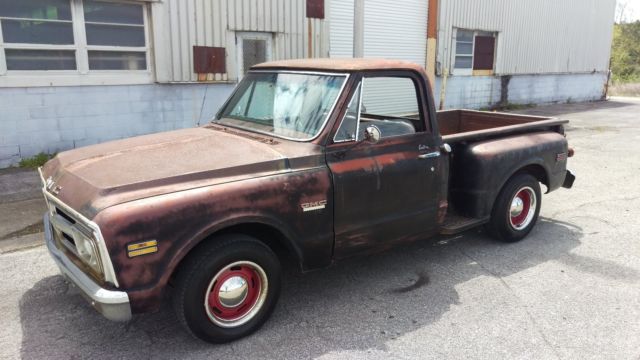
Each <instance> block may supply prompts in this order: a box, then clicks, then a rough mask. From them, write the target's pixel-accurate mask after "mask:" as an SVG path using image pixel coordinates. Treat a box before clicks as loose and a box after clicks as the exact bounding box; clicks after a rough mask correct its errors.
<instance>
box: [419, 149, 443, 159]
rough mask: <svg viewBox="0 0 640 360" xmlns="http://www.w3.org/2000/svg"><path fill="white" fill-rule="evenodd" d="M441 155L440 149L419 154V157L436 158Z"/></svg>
mask: <svg viewBox="0 0 640 360" xmlns="http://www.w3.org/2000/svg"><path fill="white" fill-rule="evenodd" d="M438 156H440V151H439V150H438V151H433V152H430V153H426V154H422V155H418V159H431V158H436V157H438Z"/></svg>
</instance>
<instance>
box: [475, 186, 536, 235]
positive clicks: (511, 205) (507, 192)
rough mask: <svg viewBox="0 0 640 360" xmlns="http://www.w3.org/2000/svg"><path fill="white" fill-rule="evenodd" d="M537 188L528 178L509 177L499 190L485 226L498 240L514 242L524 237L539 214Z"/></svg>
mask: <svg viewBox="0 0 640 360" xmlns="http://www.w3.org/2000/svg"><path fill="white" fill-rule="evenodd" d="M540 200H541V196H540V184H539V183H538V180H537V179H536V178H535V177H533V176H531V175H529V174H520V175H516V176H514V177H512V178H511V179H510V180H509V181H508V182H507V184H506V185H505V186H504V187H503V188H502V190H501V191H500V194H499V195H498V198H497V199H496V202H495V203H494V205H493V210H492V212H491V220H490V221H489V224H487V226H486V227H487V230H488V231H489V233H490V234H491V235H492V236H494V237H495V238H497V239H498V240H501V241H505V242H516V241H519V240H521V239H522V238H524V237H525V236H527V234H529V232H530V231H531V229H533V226H534V225H535V224H536V221H537V220H538V214H539V213H540V204H541V201H540Z"/></svg>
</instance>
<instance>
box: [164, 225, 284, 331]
mask: <svg viewBox="0 0 640 360" xmlns="http://www.w3.org/2000/svg"><path fill="white" fill-rule="evenodd" d="M175 279H176V281H175V283H176V287H175V291H174V294H173V305H174V309H175V311H176V315H177V317H178V319H179V321H180V322H181V323H182V325H184V326H185V327H186V328H187V330H188V331H189V332H191V333H192V334H193V335H194V336H196V337H198V338H200V339H202V340H204V341H207V342H211V343H224V342H229V341H233V340H236V339H239V338H241V337H244V336H247V335H249V334H251V333H253V332H254V331H256V330H257V329H258V328H260V326H262V324H263V323H264V322H265V321H266V320H267V318H268V317H269V315H271V312H272V311H273V309H274V307H275V305H276V302H277V300H278V296H279V294H280V281H281V269H280V263H279V261H278V257H277V256H276V255H275V254H274V253H273V251H272V250H271V249H270V248H269V247H268V246H266V245H265V244H264V243H262V242H260V241H258V240H256V239H255V238H252V237H250V236H246V235H239V234H232V235H223V236H221V237H218V238H216V239H212V240H211V241H210V242H208V243H206V244H204V245H203V246H202V247H201V248H197V249H196V252H195V253H193V254H192V256H189V257H188V258H187V259H185V263H184V264H183V265H181V267H180V269H179V271H178V273H177V275H176V277H175Z"/></svg>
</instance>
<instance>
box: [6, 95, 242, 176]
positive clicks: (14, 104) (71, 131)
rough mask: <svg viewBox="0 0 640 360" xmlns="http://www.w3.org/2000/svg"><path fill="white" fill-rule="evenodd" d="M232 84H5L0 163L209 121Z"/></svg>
mask: <svg viewBox="0 0 640 360" xmlns="http://www.w3.org/2000/svg"><path fill="white" fill-rule="evenodd" d="M207 87H208V89H207V90H206V100H205V105H204V107H203V106H202V103H203V96H204V94H205V89H206V88H207ZM232 89H233V85H230V84H209V85H206V84H180V85H159V84H153V85H132V86H71V87H47V88H0V168H2V167H7V166H12V165H15V164H17V163H18V162H19V161H20V159H21V158H26V157H30V156H33V155H36V154H38V153H40V152H46V153H54V152H59V151H63V150H68V149H72V148H76V147H81V146H86V145H91V144H96V143H100V142H104V141H109V140H113V139H121V138H125V137H130V136H135V135H142V134H148V133H152V132H158V131H166V130H173V129H178V128H184V127H191V126H195V125H196V124H197V123H198V121H199V120H200V121H201V123H204V122H206V121H207V120H208V119H209V118H211V117H213V115H214V114H215V112H216V111H217V110H218V108H219V107H220V106H221V105H222V103H223V102H224V100H226V98H227V96H228V94H229V93H230V92H231V90H232ZM201 109H203V111H202V113H201Z"/></svg>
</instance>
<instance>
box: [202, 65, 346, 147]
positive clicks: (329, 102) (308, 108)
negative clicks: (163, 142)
mask: <svg viewBox="0 0 640 360" xmlns="http://www.w3.org/2000/svg"><path fill="white" fill-rule="evenodd" d="M345 80H346V75H314V74H299V73H286V72H272V73H264V72H253V73H252V72H250V73H249V74H247V75H246V76H245V77H244V79H243V80H242V81H241V82H240V84H238V89H237V90H236V91H235V92H234V93H233V95H232V96H231V99H229V102H228V103H227V105H226V106H225V107H224V109H222V111H221V112H220V113H219V116H218V118H217V119H216V120H214V122H216V123H218V124H221V125H229V126H233V127H238V128H242V129H247V130H252V131H258V132H263V133H268V134H270V135H275V136H279V137H284V138H289V139H293V140H309V139H312V138H314V137H316V136H317V135H318V133H319V132H320V131H321V130H322V127H323V126H324V123H325V122H326V119H327V117H328V116H329V112H330V111H331V108H332V107H333V104H334V103H335V101H336V99H337V98H338V95H339V94H340V91H341V89H342V85H343V84H344V82H345Z"/></svg>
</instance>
